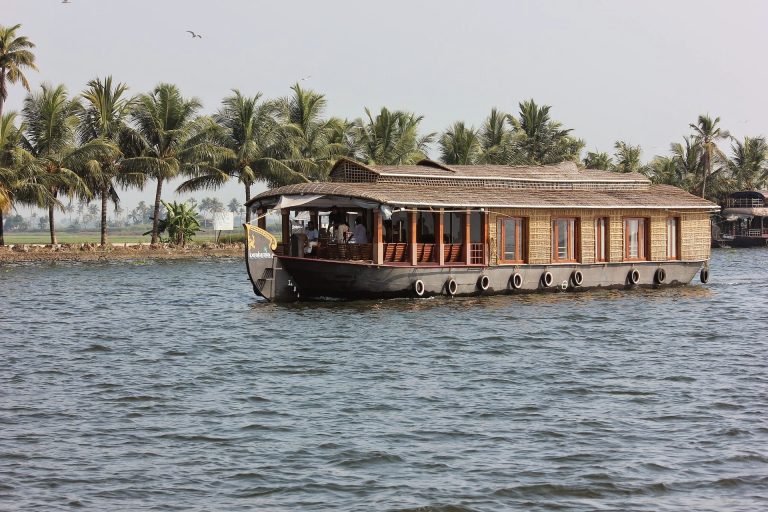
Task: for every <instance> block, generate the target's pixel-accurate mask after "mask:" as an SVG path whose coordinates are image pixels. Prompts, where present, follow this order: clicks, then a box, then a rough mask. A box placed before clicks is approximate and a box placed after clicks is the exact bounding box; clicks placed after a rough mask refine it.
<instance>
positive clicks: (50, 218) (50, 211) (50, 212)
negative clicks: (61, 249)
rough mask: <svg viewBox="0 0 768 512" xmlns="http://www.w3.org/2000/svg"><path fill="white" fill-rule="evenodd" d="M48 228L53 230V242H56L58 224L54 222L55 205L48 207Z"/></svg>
mask: <svg viewBox="0 0 768 512" xmlns="http://www.w3.org/2000/svg"><path fill="white" fill-rule="evenodd" d="M48 228H49V229H50V231H51V244H54V245H55V244H56V243H57V242H56V226H55V225H54V223H53V205H50V206H49V207H48Z"/></svg>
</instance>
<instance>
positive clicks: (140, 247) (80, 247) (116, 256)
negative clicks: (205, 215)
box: [0, 243, 245, 264]
mask: <svg viewBox="0 0 768 512" xmlns="http://www.w3.org/2000/svg"><path fill="white" fill-rule="evenodd" d="M244 253H245V247H244V245H243V244H241V243H235V244H214V243H202V244H190V245H187V246H186V247H177V246H173V245H169V244H156V245H149V244H107V245H106V246H105V247H101V246H100V245H98V244H92V243H85V244H56V245H50V244H49V245H36V244H15V245H6V246H3V247H0V264H2V263H8V262H19V261H106V260H147V259H165V260H173V259H195V258H222V257H243V254H244Z"/></svg>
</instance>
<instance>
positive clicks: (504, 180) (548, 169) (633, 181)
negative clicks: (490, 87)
mask: <svg viewBox="0 0 768 512" xmlns="http://www.w3.org/2000/svg"><path fill="white" fill-rule="evenodd" d="M330 180H331V181H334V182H343V183H349V182H358V183H360V182H364V183H408V184H417V185H440V186H459V187H461V186H489V187H498V186H502V185H503V186H509V187H518V188H520V187H537V188H562V186H563V185H566V188H575V187H580V186H586V187H590V188H592V187H601V188H606V187H607V188H612V187H618V188H624V189H626V188H646V187H647V186H648V185H649V184H650V181H649V180H648V178H647V177H645V176H643V175H642V174H637V173H615V172H608V171H598V170H591V169H580V168H579V167H578V165H576V163H575V162H562V163H559V164H556V165H522V166H509V165H446V164H440V163H437V162H433V161H431V160H422V161H421V162H419V163H418V164H417V165H366V164H362V163H360V162H356V161H354V160H349V159H346V158H342V159H340V160H339V161H338V162H337V163H336V165H334V167H333V169H332V170H331V173H330Z"/></svg>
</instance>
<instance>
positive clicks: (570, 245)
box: [552, 219, 577, 262]
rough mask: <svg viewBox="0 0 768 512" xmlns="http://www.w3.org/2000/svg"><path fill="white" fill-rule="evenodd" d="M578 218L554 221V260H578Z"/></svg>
mask: <svg viewBox="0 0 768 512" xmlns="http://www.w3.org/2000/svg"><path fill="white" fill-rule="evenodd" d="M576 251H577V243H576V219H555V220H554V221H552V261H556V262H573V261H576Z"/></svg>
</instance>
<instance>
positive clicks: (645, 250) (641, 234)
mask: <svg viewBox="0 0 768 512" xmlns="http://www.w3.org/2000/svg"><path fill="white" fill-rule="evenodd" d="M634 220H637V221H642V224H643V227H642V229H639V227H638V230H637V252H638V257H637V258H632V257H630V255H629V229H627V228H628V226H629V223H630V222H631V221H634ZM650 229H651V220H650V219H649V218H648V217H624V261H650V254H649V252H650V251H649V247H648V245H649V244H648V241H649V239H650V237H649V236H648V231H649V230H650Z"/></svg>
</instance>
